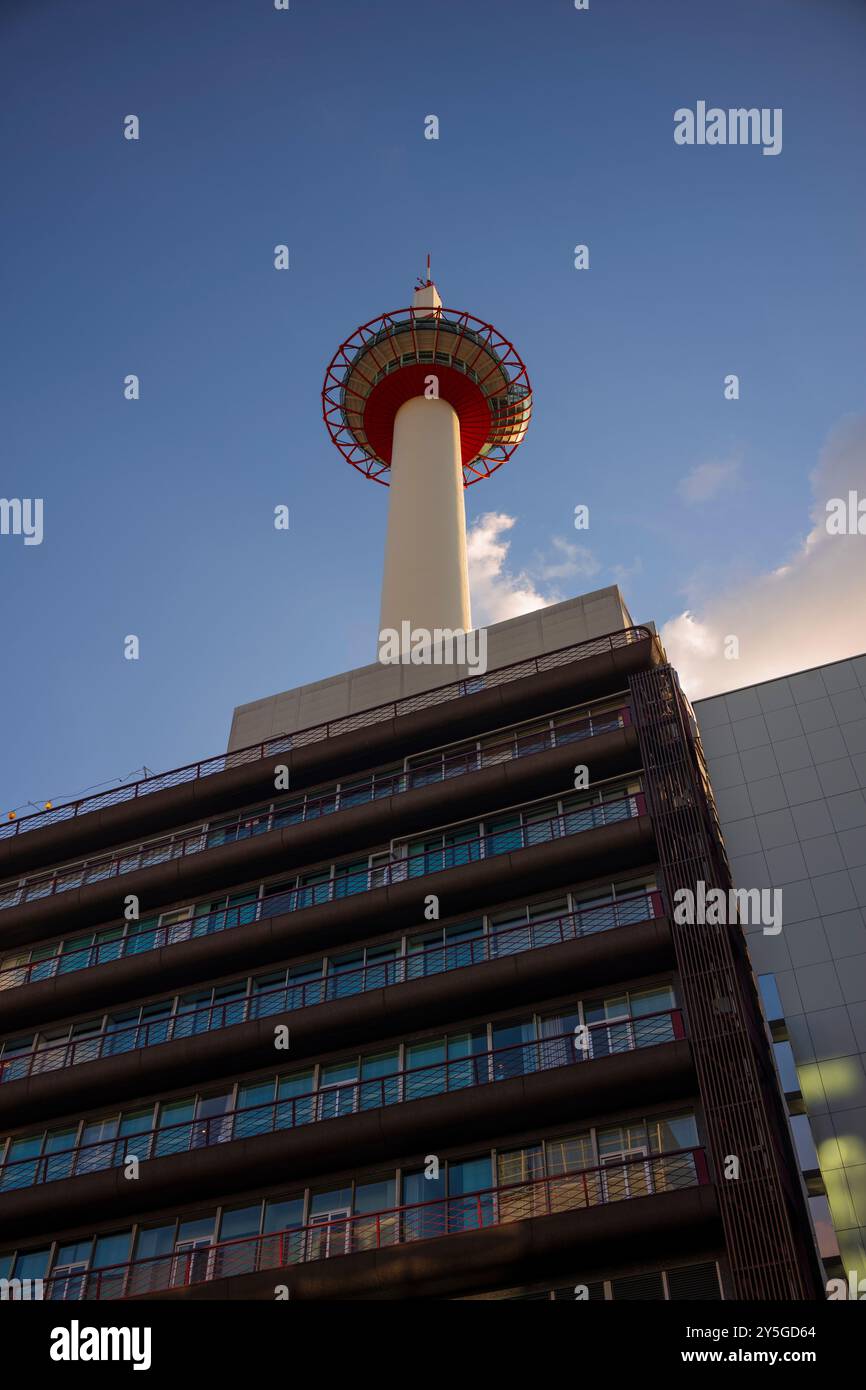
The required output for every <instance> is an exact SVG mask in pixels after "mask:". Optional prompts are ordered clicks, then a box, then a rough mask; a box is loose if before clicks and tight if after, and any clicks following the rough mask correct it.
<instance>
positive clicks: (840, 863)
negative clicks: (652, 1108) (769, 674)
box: [694, 656, 866, 1278]
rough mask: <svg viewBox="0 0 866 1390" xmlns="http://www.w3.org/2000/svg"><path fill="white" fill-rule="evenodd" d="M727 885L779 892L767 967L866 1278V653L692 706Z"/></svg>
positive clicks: (850, 1258) (759, 935) (832, 1195)
mask: <svg viewBox="0 0 866 1390" xmlns="http://www.w3.org/2000/svg"><path fill="white" fill-rule="evenodd" d="M694 710H695V715H696V717H697V720H698V725H699V728H700V731H701V738H702V741H703V745H704V751H705V753H706V756H707V761H708V765H709V771H710V777H711V781H712V786H713V791H714V794H715V800H716V805H717V807H718V813H719V818H720V821H721V825H722V831H723V834H724V837H725V844H726V848H727V852H728V856H729V858H730V861H731V868H732V872H733V876H734V881H735V883H736V884H737V885H738V886H739V887H742V888H764V887H767V888H770V887H772V888H776V887H778V888H781V889H782V911H783V923H784V925H783V927H782V931H781V933H780V934H779V935H778V936H771V935H765V934H764V933H763V931H762V928H761V927H760V926H758V927H752V928H750V929H749V930H748V943H749V950H750V954H751V958H752V963H753V966H754V969H755V973H756V974H757V975H759V976H760V975H762V974H767V973H771V974H772V975H774V976H775V980H776V985H777V987H778V991H779V995H780V998H781V1003H782V1008H783V1010H784V1014H785V1020H786V1023H787V1028H788V1035H789V1038H790V1042H791V1047H792V1049H793V1053H794V1060H795V1062H796V1067H797V1073H798V1076H799V1082H800V1089H801V1091H802V1093H803V1098H804V1101H805V1105H806V1110H807V1113H808V1116H809V1121H810V1125H811V1130H812V1135H813V1137H814V1141H815V1147H816V1149H817V1153H818V1160H819V1163H820V1168H821V1173H822V1176H823V1179H824V1183H825V1187H826V1192H827V1198H828V1201H829V1204H830V1211H831V1213H832V1217H833V1223H834V1226H835V1229H836V1234H837V1237H838V1241H839V1248H840V1253H841V1257H842V1260H843V1263H844V1266H845V1268H846V1270H850V1269H854V1270H857V1272H858V1275H859V1277H860V1278H863V1277H866V656H860V657H856V658H852V659H851V660H848V661H838V662H834V663H832V664H831V665H828V666H822V667H817V668H814V669H812V670H806V671H801V672H798V673H797V674H796V675H791V676H787V677H785V678H783V679H781V680H774V681H766V682H763V683H761V684H759V685H754V686H749V687H746V688H743V689H741V690H735V691H732V692H730V693H728V694H726V695H718V696H715V697H713V698H711V699H705V700H699V701H697V702H696V703H695V706H694Z"/></svg>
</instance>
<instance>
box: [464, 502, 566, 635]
mask: <svg viewBox="0 0 866 1390" xmlns="http://www.w3.org/2000/svg"><path fill="white" fill-rule="evenodd" d="M516 520H517V518H516V517H513V516H508V514H507V513H506V512H485V513H484V515H483V516H480V517H479V518H478V520H477V521H476V522H475V523H474V524H473V525H472V527H471V528H470V530H469V533H468V535H467V538H466V544H467V550H468V554H469V582H470V587H471V589H472V621H473V623H474V624H475V626H476V627H487V626H488V625H489V624H490V623H501V622H504V621H505V619H506V618H518V617H520V615H521V614H522V613H532V612H534V610H535V609H536V608H547V607H548V606H549V605H550V604H551V603H559V602H560V600H561V598H562V595H561V594H560V593H558V592H557V591H556V590H555V589H551V590H550V591H549V592H547V593H542V591H541V590H540V589H539V588H538V586H537V584H536V578H540V579H542V580H548V579H553V578H558V577H564V576H565V575H566V574H576V573H579V569H578V568H577V566H578V564H579V562H580V557H579V556H577V555H572V554H571V553H570V551H571V546H570V544H569V542H567V541H557V540H555V541H554V546H555V548H556V550H557V551H558V553H559V555H560V556H563V555H564V556H565V558H564V559H560V560H559V562H558V563H551V564H548V565H547V566H546V569H547V573H546V574H541V573H539V574H538V575H537V576H534V575H533V574H532V573H531V572H530V571H529V570H527V569H523V570H520V571H518V572H517V573H516V574H514V573H512V571H511V570H509V569H508V551H509V548H510V545H511V541H510V540H509V539H507V538H506V537H507V533H508V532H509V531H510V530H511V529H512V527H513V526H514V524H515V521H516ZM574 549H575V550H576V551H580V550H583V547H582V546H575V547H574Z"/></svg>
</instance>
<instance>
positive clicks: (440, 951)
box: [0, 889, 664, 1085]
mask: <svg viewBox="0 0 866 1390" xmlns="http://www.w3.org/2000/svg"><path fill="white" fill-rule="evenodd" d="M663 914H664V908H663V905H662V898H661V894H660V893H659V892H658V891H657V890H656V889H651V890H649V891H648V892H646V893H634V894H629V895H628V896H627V897H623V898H617V899H613V900H611V901H610V902H609V903H604V904H599V905H597V906H593V907H589V908H583V909H579V910H577V911H575V912H570V913H566V914H563V915H561V916H559V917H550V918H545V919H539V920H537V921H533V922H526V923H524V924H521V925H520V926H515V927H505V928H502V929H501V930H498V931H491V932H488V933H487V935H485V936H479V937H475V938H471V939H470V940H467V941H455V942H452V943H443V944H441V945H435V946H427V947H425V948H424V950H423V951H411V952H408V953H406V954H403V955H399V956H394V957H393V958H392V959H390V960H383V961H378V962H376V963H375V964H373V965H365V966H359V967H357V968H353V969H351V970H340V969H335V970H333V971H332V972H329V973H328V974H327V975H323V976H322V977H321V979H315V980H300V981H298V982H297V983H296V984H294V983H291V982H289V983H288V984H285V985H277V986H275V987H274V988H273V989H269V990H261V991H260V992H259V993H256V994H250V995H247V996H245V997H244V998H243V999H229V1000H225V1001H222V1002H220V1001H217V1002H215V1003H212V1004H206V1005H203V1006H202V1008H200V1009H190V1010H189V1011H186V1012H183V1013H177V1014H172V1015H171V1016H170V1017H166V1018H160V1019H153V1020H151V1021H150V1022H149V1023H130V1024H126V1025H123V1026H120V1027H117V1028H114V1029H110V1030H108V1031H106V1032H102V1033H99V1034H98V1035H97V1036H91V1037H80V1038H73V1039H71V1040H70V1041H69V1042H64V1043H57V1044H56V1045H54V1046H50V1047H37V1048H32V1049H31V1050H30V1051H28V1052H19V1053H12V1054H10V1055H8V1056H4V1057H0V1085H2V1084H3V1083H4V1082H7V1081H21V1080H23V1079H24V1078H25V1077H28V1076H40V1075H42V1073H43V1072H50V1071H59V1070H62V1069H63V1068H64V1067H74V1066H79V1065H80V1064H81V1063H83V1062H96V1061H99V1060H100V1059H101V1058H103V1057H117V1056H120V1055H121V1054H123V1053H125V1052H134V1051H137V1050H138V1049H139V1048H147V1047H157V1046H160V1045H161V1044H162V1043H168V1042H176V1041H178V1040H179V1039H182V1038H192V1037H198V1036H199V1035H200V1034H202V1033H210V1032H214V1031H218V1030H220V1029H222V1028H231V1027H236V1026H237V1025H238V1024H241V1023H249V1022H251V1021H253V1020H255V1019H259V1018H271V1017H273V1016H275V1015H277V1014H283V1013H290V1012H292V1011H293V1010H296V1009H306V1008H313V1007H315V1006H316V1005H318V1004H327V1003H332V1002H333V1001H335V1000H338V999H348V998H350V997H352V996H354V995H357V994H364V993H366V992H367V991H368V990H374V989H385V988H387V987H388V986H390V985H401V984H405V983H406V982H407V981H409V980H419V979H424V978H426V977H429V976H430V975H440V974H446V973H448V972H449V971H451V970H460V969H465V968H466V967H467V966H470V965H479V964H482V963H484V962H486V961H491V960H502V959H503V958H504V957H505V956H511V955H517V954H519V953H521V952H523V951H532V950H539V949H540V948H543V947H545V946H554V945H556V946H558V945H562V944H563V943H564V942H566V941H574V940H577V939H578V938H580V937H582V936H588V935H590V934H591V933H593V932H599V931H609V930H610V929H612V928H614V927H620V926H625V925H627V924H629V923H635V922H645V921H648V920H650V919H652V918H655V917H661V916H663Z"/></svg>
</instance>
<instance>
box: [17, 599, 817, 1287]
mask: <svg viewBox="0 0 866 1390" xmlns="http://www.w3.org/2000/svg"><path fill="white" fill-rule="evenodd" d="M488 636H489V652H490V658H489V665H488V669H487V671H486V672H485V673H484V674H483V675H479V674H477V673H476V674H471V675H467V674H466V673H465V672H464V673H461V672H460V671H455V670H453V669H451V670H442V669H441V668H439V669H437V668H432V667H413V666H408V665H407V666H396V667H390V668H386V667H382V666H380V665H375V666H372V667H368V668H364V669H363V670H361V671H356V672H350V673H348V674H346V675H344V676H341V677H337V678H335V679H334V680H332V681H328V682H321V683H319V684H318V685H316V686H315V687H306V688H304V689H301V690H297V691H293V692H288V693H287V694H285V695H282V696H277V697H274V698H273V699H272V700H266V701H259V702H256V704H254V705H252V706H246V707H243V708H242V709H240V710H239V711H237V713H236V717H235V725H234V732H233V737H232V743H231V747H230V751H229V753H228V754H222V755H220V756H218V757H215V758H212V759H210V760H209V761H206V762H202V763H197V764H195V765H193V766H191V767H186V768H182V769H179V770H177V771H176V772H173V773H167V774H164V775H162V776H159V777H153V778H149V779H148V780H146V781H144V782H139V783H136V784H133V785H131V786H126V787H123V788H120V789H117V790H115V791H112V792H110V793H106V794H103V795H100V796H95V797H91V798H89V799H87V800H85V801H80V802H76V803H73V804H71V805H68V806H63V807H56V808H53V809H50V810H47V811H45V812H42V813H40V814H38V815H34V816H31V817H27V818H22V819H21V820H19V821H16V822H14V823H10V824H9V825H6V826H4V827H3V834H2V837H0V879H2V882H0V1017H2V1024H0V1029H2V1036H0V1113H2V1120H0V1134H2V1135H3V1138H2V1140H0V1277H6V1278H9V1279H16V1278H17V1279H21V1280H24V1279H28V1278H29V1279H42V1280H43V1281H45V1282H44V1292H45V1296H46V1297H49V1298H55V1299H69V1300H74V1299H82V1298H83V1299H119V1298H145V1297H149V1296H158V1297H161V1298H174V1299H177V1298H214V1297H216V1298H235V1299H256V1298H261V1299H273V1298H275V1297H283V1296H289V1297H291V1298H301V1299H327V1298H361V1299H364V1298H396V1297H420V1298H423V1297H447V1298H461V1299H464V1298H560V1297H567V1298H575V1297H576V1296H578V1297H582V1296H586V1297H590V1298H598V1299H601V1298H607V1299H620V1298H659V1299H662V1298H667V1299H681V1298H686V1299H695V1298H701V1299H712V1298H721V1297H742V1298H751V1299H769V1298H783V1299H796V1298H817V1297H820V1291H821V1283H822V1271H821V1269H820V1265H819V1262H818V1259H817V1255H816V1252H815V1249H814V1244H813V1234H812V1228H811V1225H810V1222H809V1217H808V1211H807V1207H806V1204H805V1198H804V1192H803V1187H802V1183H801V1180H800V1176H799V1173H798V1170H797V1165H796V1162H795V1159H794V1156H793V1151H792V1147H791V1142H790V1135H789V1132H788V1128H787V1124H786V1119H785V1114H784V1109H783V1106H782V1104H781V1098H780V1095H779V1091H778V1087H777V1084H776V1080H775V1072H774V1069H773V1059H772V1054H771V1050H770V1042H769V1037H768V1033H767V1030H766V1027H765V1025H764V1023H763V1021H762V1018H761V1014H760V1009H759V1005H758V1001H757V995H756V991H755V987H754V980H753V976H752V974H751V971H750V968H749V965H748V960H747V957H746V953H745V949H744V944H743V937H742V933H741V932H740V930H739V928H738V927H737V926H736V925H734V926H731V927H724V926H723V927H712V926H695V925H691V926H687V925H678V924H677V923H676V921H675V920H674V914H673V912H672V902H673V901H674V894H675V893H676V891H677V890H678V889H679V888H681V887H683V886H684V885H689V884H692V885H693V884H694V883H696V882H697V881H699V880H703V881H705V882H706V883H708V884H716V885H719V886H722V887H725V886H727V884H728V877H727V874H728V870H727V863H726V860H725V855H724V851H723V847H722V841H721V838H720V835H719V832H718V825H717V821H716V818H715V812H714V808H713V803H712V800H711V797H710V794H709V791H708V786H707V782H706V778H705V773H704V765H703V759H702V752H701V746H700V741H699V738H698V736H697V731H696V726H695V724H694V721H693V719H692V716H691V711H690V708H689V706H688V704H687V702H686V701H685V699H684V698H683V696H682V694H681V692H680V690H679V685H678V682H677V678H676V674H675V672H674V671H673V670H672V669H671V668H670V666H669V665H668V664H667V663H666V660H665V655H664V652H663V650H662V647H661V645H660V642H659V640H658V638H657V636H656V635H655V633H654V631H653V630H652V629H651V628H649V627H640V626H635V625H634V624H633V623H632V621H631V619H630V617H629V615H628V613H627V612H626V610H625V609H624V607H623V605H622V601H621V599H620V597H619V594H618V591H616V590H603V591H599V592H598V593H596V594H592V595H588V596H586V597H585V598H583V599H580V600H573V601H570V602H569V603H566V604H561V605H557V606H556V607H553V608H549V609H546V610H544V611H543V612H541V613H535V614H532V615H529V616H528V617H526V618H521V619H515V620H513V621H511V622H506V623H502V624H498V625H497V626H496V627H494V628H491V629H490V630H489V634H488Z"/></svg>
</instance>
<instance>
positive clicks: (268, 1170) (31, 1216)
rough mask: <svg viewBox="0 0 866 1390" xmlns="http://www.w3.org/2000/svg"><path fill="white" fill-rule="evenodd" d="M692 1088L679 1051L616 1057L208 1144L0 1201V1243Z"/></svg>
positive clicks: (676, 1045)
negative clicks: (83, 1219) (135, 1171)
mask: <svg viewBox="0 0 866 1390" xmlns="http://www.w3.org/2000/svg"><path fill="white" fill-rule="evenodd" d="M695 1086H696V1082H695V1078H694V1071H693V1065H692V1057H691V1049H690V1046H689V1044H688V1042H687V1041H686V1040H684V1039H680V1040H679V1041H676V1042H669V1043H662V1044H660V1045H659V1046H657V1047H652V1048H641V1049H637V1050H636V1051H634V1052H623V1053H617V1054H615V1055H614V1056H611V1057H604V1058H599V1060H598V1061H592V1062H585V1063H584V1062H581V1063H575V1064H574V1065H570V1066H562V1067H554V1068H551V1069H550V1070H549V1071H540V1072H533V1073H531V1074H529V1075H526V1076H518V1077H513V1078H511V1079H510V1080H508V1081H497V1082H492V1083H489V1084H487V1085H484V1086H473V1087H467V1088H465V1089H461V1090H457V1091H449V1092H446V1093H445V1094H442V1095H437V1096H429V1097H425V1098H424V1099H421V1100H411V1101H404V1102H401V1103H400V1104H395V1105H390V1106H385V1107H380V1108H379V1109H375V1110H362V1111H358V1112H356V1113H354V1114H351V1115H344V1116H340V1117H339V1118H336V1119H330V1120H320V1121H318V1122H316V1123H313V1124H307V1125H300V1126H298V1127H297V1128H295V1129H288V1130H279V1131H278V1132H276V1133H273V1134H261V1135H256V1136H254V1137H252V1138H249V1139H238V1140H233V1141H230V1142H227V1143H224V1144H213V1145H210V1146H208V1147H204V1148H200V1149H194V1150H193V1151H191V1152H185V1153H179V1154H172V1155H169V1156H166V1157H163V1158H154V1159H150V1160H148V1161H146V1162H143V1163H142V1164H141V1169H140V1175H139V1177H138V1179H136V1180H130V1179H127V1178H125V1177H124V1175H123V1169H122V1168H108V1169H104V1170H102V1171H100V1172H96V1173H87V1174H83V1175H82V1176H80V1177H73V1178H64V1179H60V1180H58V1181H56V1182H50V1183H42V1184H40V1185H39V1186H37V1187H27V1188H21V1189H19V1190H17V1191H14V1192H6V1193H2V1194H0V1240H8V1239H11V1238H12V1237H15V1236H18V1235H23V1234H26V1235H27V1236H28V1238H29V1237H31V1236H33V1237H35V1236H37V1235H40V1234H42V1233H47V1232H51V1233H52V1234H54V1235H56V1234H57V1233H58V1231H59V1230H62V1229H63V1227H64V1226H65V1227H67V1228H69V1227H71V1226H72V1225H73V1223H75V1222H76V1221H77V1220H80V1213H81V1211H82V1210H87V1209H90V1210H95V1211H98V1212H99V1213H100V1219H103V1220H105V1219H108V1218H110V1217H113V1216H117V1217H118V1218H120V1217H121V1216H129V1215H131V1214H133V1213H142V1212H146V1211H153V1210H156V1209H158V1208H160V1207H166V1206H170V1205H173V1204H175V1203H181V1202H188V1201H192V1200H204V1199H206V1198H209V1197H213V1198H216V1197H218V1196H219V1197H223V1196H224V1195H225V1194H226V1193H242V1192H244V1191H249V1190H251V1189H255V1188H256V1187H260V1186H264V1185H266V1184H269V1183H272V1182H273V1183H285V1182H291V1181H300V1180H301V1179H306V1178H307V1177H308V1176H309V1175H310V1174H315V1177H316V1180H317V1181H318V1180H320V1179H322V1178H323V1177H324V1176H325V1175H326V1174H328V1173H329V1172H332V1173H334V1172H338V1171H340V1169H341V1167H342V1166H343V1165H344V1164H345V1161H346V1155H347V1154H350V1155H351V1161H352V1164H353V1166H354V1165H358V1166H361V1165H371V1164H376V1163H385V1162H388V1161H391V1162H393V1163H398V1162H401V1161H402V1160H403V1157H404V1155H406V1154H407V1153H418V1152H419V1146H420V1154H421V1155H423V1154H424V1153H425V1152H429V1148H425V1147H423V1146H424V1145H425V1144H429V1143H433V1142H434V1140H435V1143H436V1144H437V1145H439V1146H440V1148H446V1147H448V1146H450V1145H457V1144H463V1143H468V1142H471V1141H478V1140H484V1139H492V1138H493V1137H495V1136H496V1135H497V1134H502V1133H503V1132H507V1131H508V1129H509V1127H510V1125H511V1124H512V1123H513V1117H514V1116H515V1115H519V1116H520V1120H521V1124H525V1125H526V1126H527V1127H534V1126H536V1125H544V1124H555V1123H557V1122H560V1123H561V1122H562V1121H563V1120H568V1121H571V1120H575V1121H577V1120H578V1119H580V1118H585V1117H587V1116H589V1115H597V1114H599V1113H602V1114H609V1113H615V1111H616V1110H617V1109H618V1108H619V1109H622V1108H623V1107H626V1106H627V1105H628V1104H629V1103H630V1102H632V1103H633V1101H634V1097H635V1096H640V1099H641V1104H644V1105H645V1104H651V1103H653V1102H667V1101H672V1100H675V1099H676V1100H684V1099H686V1098H690V1097H691V1096H692V1095H693V1094H694V1090H695Z"/></svg>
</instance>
